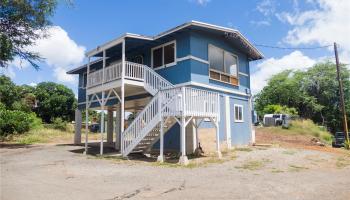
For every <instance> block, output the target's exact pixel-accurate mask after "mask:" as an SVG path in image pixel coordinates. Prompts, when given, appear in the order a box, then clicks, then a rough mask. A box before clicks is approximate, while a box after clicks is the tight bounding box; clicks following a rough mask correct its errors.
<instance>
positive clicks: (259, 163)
mask: <svg viewBox="0 0 350 200" xmlns="http://www.w3.org/2000/svg"><path fill="white" fill-rule="evenodd" d="M270 162H271V160H269V159H262V160H252V161H248V162H245V163H244V164H243V165H241V166H236V167H235V168H236V169H246V170H251V171H253V170H259V169H262V168H263V167H264V166H265V165H266V163H270Z"/></svg>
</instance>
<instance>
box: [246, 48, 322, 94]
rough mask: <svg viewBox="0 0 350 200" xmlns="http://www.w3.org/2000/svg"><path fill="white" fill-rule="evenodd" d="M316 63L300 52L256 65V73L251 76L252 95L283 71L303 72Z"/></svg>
mask: <svg viewBox="0 0 350 200" xmlns="http://www.w3.org/2000/svg"><path fill="white" fill-rule="evenodd" d="M315 63H316V61H315V60H313V59H311V58H309V57H307V56H305V55H303V53H301V52H300V51H294V52H292V53H290V54H288V55H285V56H283V57H281V58H269V59H267V60H264V61H263V62H261V63H258V64H257V65H256V69H257V70H256V71H255V72H254V73H253V74H252V77H251V82H252V93H253V94H257V93H258V92H259V91H260V90H262V89H263V88H264V86H266V83H267V80H268V79H269V78H271V76H272V75H275V74H277V73H279V72H282V71H284V70H288V69H292V70H304V69H307V68H309V67H311V66H313V65H314V64H315Z"/></svg>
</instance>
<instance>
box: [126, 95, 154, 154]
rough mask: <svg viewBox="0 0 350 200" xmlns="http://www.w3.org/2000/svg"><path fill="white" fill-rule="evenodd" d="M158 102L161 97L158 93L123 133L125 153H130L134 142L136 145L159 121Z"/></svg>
mask: <svg viewBox="0 0 350 200" xmlns="http://www.w3.org/2000/svg"><path fill="white" fill-rule="evenodd" d="M158 103H159V98H158V93H157V94H156V95H155V96H154V97H153V98H152V100H151V101H150V102H149V103H148V104H147V106H146V107H145V108H144V109H143V110H142V111H141V112H140V113H139V114H138V115H137V116H136V118H135V119H134V120H133V121H132V123H131V124H130V126H129V127H128V128H127V129H126V130H125V131H124V132H123V133H122V153H123V154H124V153H126V154H128V153H129V152H130V151H131V150H132V148H133V146H132V144H133V143H134V144H135V145H136V144H137V143H138V141H136V140H141V139H142V138H143V137H144V136H145V135H147V134H148V133H149V131H151V129H152V128H153V127H154V126H155V125H156V124H157V123H158V120H157V119H158V117H157V115H159V112H158V109H159V107H158ZM155 123H156V124H155ZM148 129H150V130H148Z"/></svg>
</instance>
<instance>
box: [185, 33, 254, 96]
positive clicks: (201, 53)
mask: <svg viewBox="0 0 350 200" xmlns="http://www.w3.org/2000/svg"><path fill="white" fill-rule="evenodd" d="M209 44H212V45H214V46H217V47H219V48H222V49H224V50H226V51H228V52H231V53H233V54H235V55H236V56H237V57H238V66H239V69H238V70H239V72H242V73H245V74H248V75H249V62H248V58H247V55H245V54H242V53H241V52H240V51H238V50H237V49H235V48H234V47H233V46H232V45H230V44H229V43H227V42H225V39H223V38H219V37H214V36H212V35H210V34H203V33H198V32H191V41H190V45H191V55H192V56H195V57H198V58H200V59H203V60H206V61H208V46H209ZM239 79H240V86H239V87H236V86H232V85H231V84H227V83H223V82H220V81H215V80H210V79H209V66H208V64H205V63H201V62H199V61H192V62H191V81H194V82H200V83H204V84H208V85H214V86H219V87H222V88H225V89H233V90H240V91H245V89H246V88H250V82H249V77H246V76H243V75H240V76H239Z"/></svg>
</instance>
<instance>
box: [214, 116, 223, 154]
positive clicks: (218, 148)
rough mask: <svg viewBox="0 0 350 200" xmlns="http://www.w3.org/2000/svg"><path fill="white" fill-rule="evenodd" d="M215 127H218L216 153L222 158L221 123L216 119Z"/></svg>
mask: <svg viewBox="0 0 350 200" xmlns="http://www.w3.org/2000/svg"><path fill="white" fill-rule="evenodd" d="M215 127H216V152H217V154H218V157H219V158H222V154H221V151H220V135H219V134H220V128H219V121H218V119H216V121H215Z"/></svg>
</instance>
